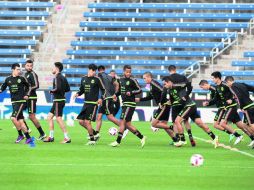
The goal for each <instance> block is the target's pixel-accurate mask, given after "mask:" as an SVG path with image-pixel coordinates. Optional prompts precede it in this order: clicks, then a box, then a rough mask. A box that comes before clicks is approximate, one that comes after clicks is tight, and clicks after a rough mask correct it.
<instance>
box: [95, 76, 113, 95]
mask: <svg viewBox="0 0 254 190" xmlns="http://www.w3.org/2000/svg"><path fill="white" fill-rule="evenodd" d="M98 77H100V79H101V81H102V83H103V85H104V88H105V98H111V97H112V96H113V95H114V94H115V86H114V82H115V80H113V78H112V77H111V76H109V75H107V74H106V73H105V72H103V73H99V74H98Z"/></svg>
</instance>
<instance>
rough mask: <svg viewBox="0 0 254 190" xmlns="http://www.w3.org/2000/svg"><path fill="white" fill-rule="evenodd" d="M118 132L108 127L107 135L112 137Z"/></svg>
mask: <svg viewBox="0 0 254 190" xmlns="http://www.w3.org/2000/svg"><path fill="white" fill-rule="evenodd" d="M117 132H118V130H117V128H115V127H110V128H109V130H108V133H109V134H110V135H112V136H115V135H116V134H117Z"/></svg>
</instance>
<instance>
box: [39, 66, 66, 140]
mask: <svg viewBox="0 0 254 190" xmlns="http://www.w3.org/2000/svg"><path fill="white" fill-rule="evenodd" d="M62 70H63V64H62V63H60V62H55V63H54V67H53V69H52V74H53V75H55V78H54V80H53V89H52V90H51V91H50V93H51V94H52V95H53V97H54V100H53V106H52V108H51V110H50V112H49V114H48V123H49V137H47V138H45V139H44V140H43V141H44V142H54V120H53V118H54V116H55V117H56V121H57V123H58V125H59V126H60V128H61V130H62V132H63V134H64V140H63V141H62V142H61V143H63V144H64V143H71V139H70V137H69V136H68V131H67V129H66V126H65V123H64V121H63V119H62V116H63V109H64V107H65V93H66V92H69V91H70V86H69V83H68V81H67V79H66V78H65V77H64V76H63V75H62V74H61V72H62Z"/></svg>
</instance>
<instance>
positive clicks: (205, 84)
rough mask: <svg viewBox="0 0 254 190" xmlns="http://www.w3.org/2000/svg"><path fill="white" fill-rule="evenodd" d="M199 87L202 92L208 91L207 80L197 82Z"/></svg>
mask: <svg viewBox="0 0 254 190" xmlns="http://www.w3.org/2000/svg"><path fill="white" fill-rule="evenodd" d="M199 86H200V88H202V89H203V90H209V88H210V84H209V83H208V81H207V80H201V81H200V82H199Z"/></svg>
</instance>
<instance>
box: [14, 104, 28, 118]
mask: <svg viewBox="0 0 254 190" xmlns="http://www.w3.org/2000/svg"><path fill="white" fill-rule="evenodd" d="M25 104H26V103H25V102H14V103H12V109H13V110H12V114H11V117H14V118H16V119H17V120H19V119H24V115H23V110H24V109H25V107H26V105H25Z"/></svg>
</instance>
